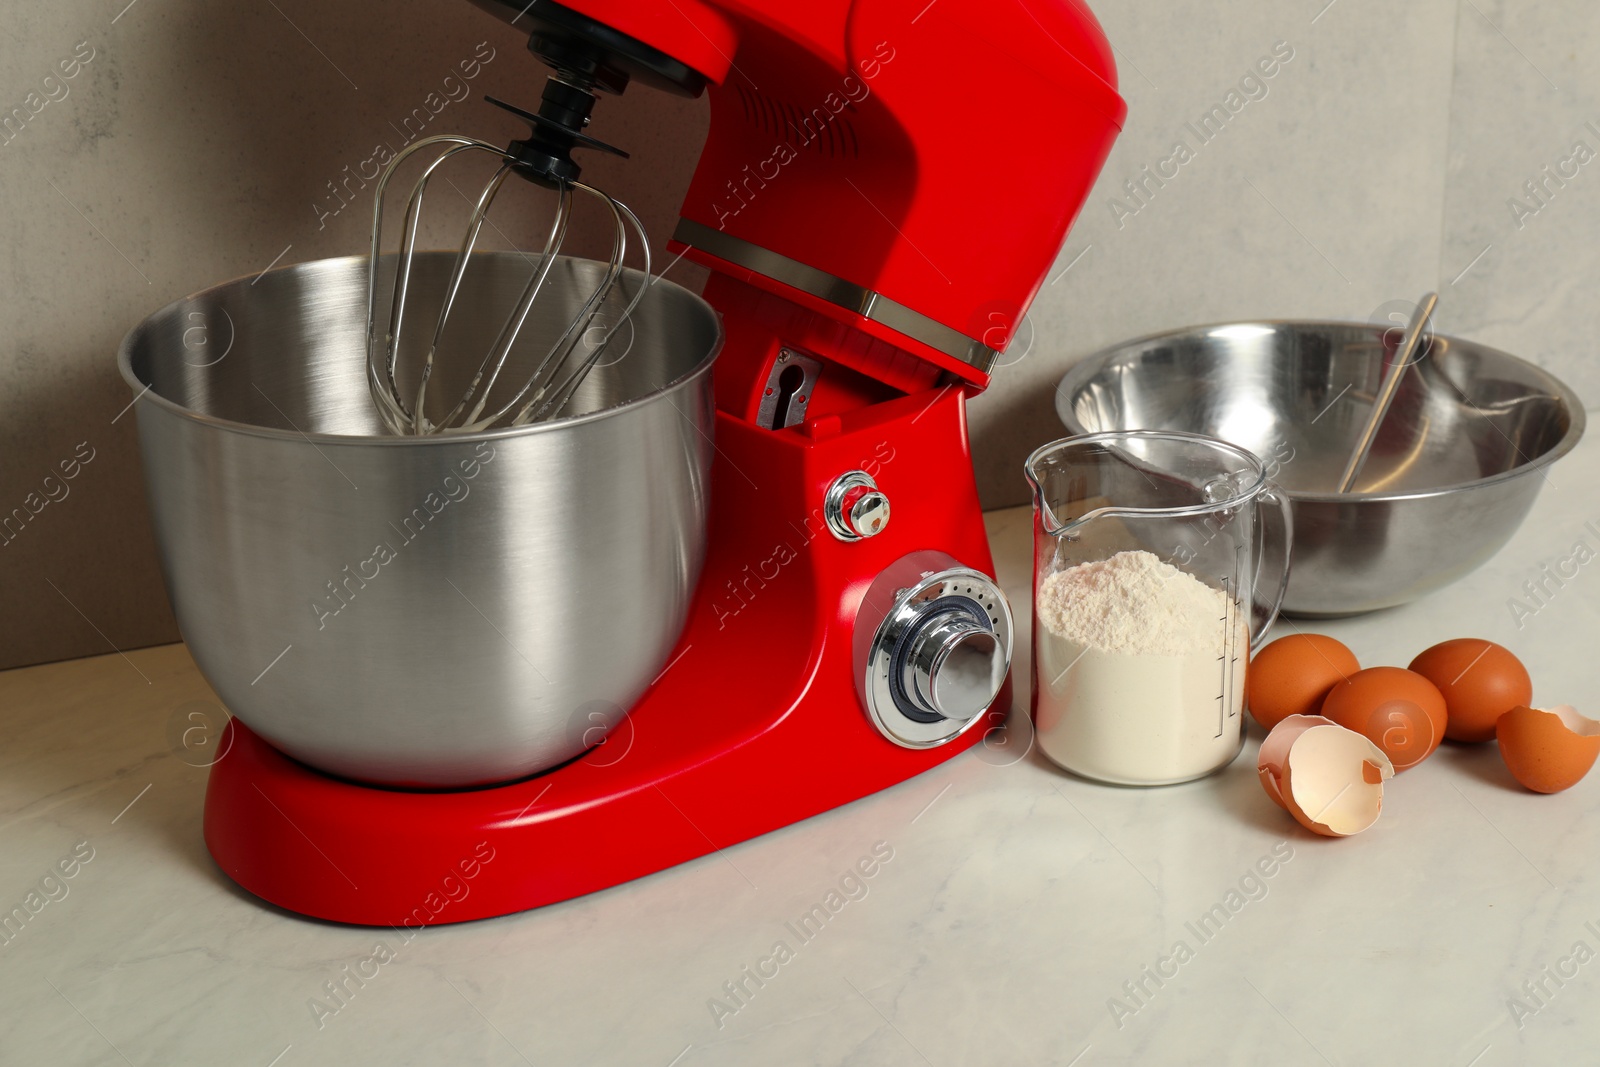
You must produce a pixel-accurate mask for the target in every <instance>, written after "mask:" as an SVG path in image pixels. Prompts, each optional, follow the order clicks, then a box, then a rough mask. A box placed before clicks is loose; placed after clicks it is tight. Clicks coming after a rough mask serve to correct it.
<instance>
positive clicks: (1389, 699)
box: [1322, 667, 1447, 771]
mask: <svg viewBox="0 0 1600 1067" xmlns="http://www.w3.org/2000/svg"><path fill="white" fill-rule="evenodd" d="M1322 714H1323V715H1325V716H1327V717H1328V718H1330V719H1332V720H1333V721H1334V722H1336V723H1338V724H1339V725H1340V726H1343V727H1344V728H1345V729H1347V730H1354V731H1355V732H1356V733H1358V734H1364V735H1366V737H1367V738H1368V739H1369V740H1371V741H1372V743H1373V744H1375V745H1377V746H1378V747H1379V748H1381V749H1383V751H1384V753H1385V754H1386V755H1387V756H1388V757H1389V759H1390V761H1392V762H1393V763H1394V769H1395V770H1396V771H1403V770H1405V769H1406V768H1408V767H1415V766H1416V765H1417V764H1419V763H1421V762H1422V761H1423V760H1425V759H1427V758H1428V757H1429V756H1430V755H1432V754H1433V750H1434V749H1436V748H1438V747H1439V742H1440V741H1442V740H1444V730H1445V724H1446V721H1447V716H1446V712H1445V704H1444V696H1443V695H1442V694H1441V693H1440V692H1439V690H1438V688H1437V687H1435V686H1434V684H1433V683H1432V682H1430V681H1428V679H1426V678H1424V677H1423V676H1422V675H1420V674H1417V673H1415V672H1414V671H1408V670H1405V669H1403V668H1401V667H1368V668H1367V669H1366V670H1364V671H1357V672H1356V673H1355V674H1352V675H1351V676H1350V677H1349V678H1347V679H1345V680H1344V681H1342V682H1340V683H1339V684H1338V685H1335V686H1334V687H1333V688H1332V689H1330V690H1329V691H1328V698H1327V699H1326V700H1324V701H1323V702H1322Z"/></svg>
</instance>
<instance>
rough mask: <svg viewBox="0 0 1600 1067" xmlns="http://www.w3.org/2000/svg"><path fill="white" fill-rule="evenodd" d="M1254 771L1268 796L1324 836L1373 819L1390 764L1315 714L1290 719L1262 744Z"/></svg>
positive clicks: (1362, 740) (1355, 829)
mask: <svg viewBox="0 0 1600 1067" xmlns="http://www.w3.org/2000/svg"><path fill="white" fill-rule="evenodd" d="M1256 770H1257V773H1258V774H1259V775H1260V776H1261V786H1262V788H1263V789H1265V790H1266V793H1267V796H1269V797H1271V798H1272V800H1273V802H1274V803H1276V804H1277V805H1278V806H1279V807H1281V808H1284V809H1286V810H1287V811H1288V812H1289V814H1290V815H1293V816H1294V818H1295V821H1296V822H1298V823H1300V824H1301V825H1302V826H1304V827H1305V828H1306V829H1308V830H1310V831H1312V832H1313V833H1318V834H1322V835H1323V836H1324V837H1348V836H1350V835H1351V834H1358V833H1360V832H1361V831H1362V830H1365V829H1366V828H1367V827H1369V826H1371V825H1372V824H1373V823H1375V822H1377V821H1378V814H1379V813H1380V812H1381V811H1382V810H1383V782H1384V780H1385V779H1387V778H1390V777H1393V775H1394V764H1393V763H1391V762H1390V760H1389V757H1388V756H1386V755H1385V754H1384V752H1383V750H1382V749H1381V748H1379V747H1378V746H1377V745H1375V744H1373V743H1372V741H1371V740H1369V739H1368V738H1366V737H1365V736H1363V735H1362V734H1359V733H1356V732H1355V731H1354V730H1349V729H1346V728H1345V727H1343V726H1340V725H1339V724H1338V723H1336V722H1333V721H1332V720H1331V719H1326V718H1323V717H1322V716H1320V715H1290V716H1288V717H1287V718H1285V719H1284V720H1283V721H1282V722H1280V723H1279V724H1278V725H1277V726H1275V727H1273V728H1272V732H1271V733H1270V734H1268V735H1267V739H1266V740H1265V741H1263V742H1262V743H1261V752H1260V754H1259V755H1258V756H1257V759H1256Z"/></svg>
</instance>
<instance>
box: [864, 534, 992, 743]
mask: <svg viewBox="0 0 1600 1067" xmlns="http://www.w3.org/2000/svg"><path fill="white" fill-rule="evenodd" d="M855 630H856V633H855V669H856V687H857V692H858V693H859V694H860V697H861V704H862V707H863V709H864V710H865V711H866V713H867V718H868V719H869V720H870V721H871V722H872V725H873V726H874V727H876V728H877V730H878V732H879V733H880V734H882V735H883V737H885V738H886V739H887V740H889V741H892V742H893V743H894V744H897V745H900V746H902V747H904V748H932V747H934V746H936V745H942V744H945V743H946V742H948V741H951V740H953V739H954V738H957V737H959V736H961V735H962V734H963V733H965V732H966V731H967V730H969V729H971V728H973V727H975V726H976V725H977V724H978V723H980V722H986V721H988V720H987V717H986V716H985V715H984V712H985V711H986V710H988V709H990V708H991V707H993V706H994V703H995V701H996V699H998V697H999V696H1000V691H1001V690H1002V689H1003V688H1004V686H1005V680H1006V672H1007V671H1009V670H1010V669H1011V646H1012V632H1011V609H1010V607H1009V606H1008V605H1007V604H1006V598H1005V595H1004V594H1003V593H1001V591H1000V588H999V587H998V586H997V585H995V583H994V579H992V578H990V577H989V576H988V575H986V574H983V573H982V572H980V571H976V570H973V569H971V568H970V567H963V566H961V564H960V563H958V562H957V561H956V560H954V559H952V558H951V557H950V556H949V555H947V554H945V553H943V552H939V551H936V550H923V551H920V552H912V553H911V554H909V555H906V556H902V557H901V558H900V559H898V560H896V561H895V562H894V563H892V564H890V565H889V566H888V567H885V568H884V569H883V570H882V571H880V572H879V573H878V576H877V578H875V579H874V580H873V582H872V584H871V586H869V587H868V589H867V591H866V594H865V596H863V597H862V600H861V606H860V608H859V609H858V611H857V613H856V620H855Z"/></svg>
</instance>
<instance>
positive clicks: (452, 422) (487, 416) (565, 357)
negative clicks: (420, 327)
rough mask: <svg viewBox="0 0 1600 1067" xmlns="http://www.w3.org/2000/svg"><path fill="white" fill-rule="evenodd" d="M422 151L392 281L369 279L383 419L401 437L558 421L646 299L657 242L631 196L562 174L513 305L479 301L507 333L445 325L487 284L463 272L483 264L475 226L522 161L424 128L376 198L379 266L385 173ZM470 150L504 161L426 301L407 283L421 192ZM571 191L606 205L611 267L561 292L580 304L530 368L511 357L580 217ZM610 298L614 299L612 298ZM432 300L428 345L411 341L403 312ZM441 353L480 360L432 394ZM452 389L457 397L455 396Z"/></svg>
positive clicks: (371, 347)
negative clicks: (626, 272)
mask: <svg viewBox="0 0 1600 1067" xmlns="http://www.w3.org/2000/svg"><path fill="white" fill-rule="evenodd" d="M425 150H431V151H432V158H431V159H430V160H429V161H428V162H427V164H426V165H425V166H424V168H423V171H422V174H421V176H420V177H419V178H418V179H417V181H416V183H415V184H414V185H413V186H412V187H411V193H410V195H409V196H408V197H407V198H406V211H405V219H404V222H403V224H402V228H401V239H400V252H399V257H400V258H399V264H398V267H397V268H396V269H395V270H394V271H393V272H392V273H391V274H389V275H385V277H387V278H388V279H389V282H388V284H387V286H385V285H380V272H378V271H373V272H371V273H370V274H369V276H368V279H367V344H366V358H367V365H368V367H367V373H368V377H367V382H368V387H369V389H370V391H371V393H372V402H373V404H374V405H375V406H376V407H377V409H378V412H379V414H380V415H381V416H382V418H383V422H384V425H385V426H387V427H388V428H389V430H390V431H391V432H393V433H397V434H431V433H441V432H445V433H460V432H471V431H475V430H485V429H488V428H490V427H493V426H521V425H525V424H527V423H531V422H539V421H541V420H543V419H549V418H554V417H556V416H557V415H559V414H560V413H561V412H562V411H564V410H565V409H566V407H567V405H568V403H569V402H570V401H571V399H572V397H573V395H574V394H575V393H576V392H577V390H578V389H579V388H581V387H582V385H583V382H584V379H585V378H586V377H587V376H588V375H589V373H590V372H591V371H592V370H593V369H594V368H595V366H596V365H597V364H598V363H599V362H600V360H601V358H602V357H603V356H604V354H605V352H606V349H607V348H608V347H609V345H610V343H611V340H612V338H613V337H614V336H616V334H617V332H618V330H620V329H621V328H622V327H623V326H624V325H625V324H627V322H628V318H629V316H630V315H632V313H633V310H634V308H635V307H637V306H638V304H639V301H640V300H641V299H643V298H644V293H645V289H646V288H647V286H648V283H649V277H650V243H649V240H648V238H647V237H646V236H645V232H644V225H643V224H642V223H641V222H640V221H639V218H638V216H637V215H635V214H634V213H633V212H632V211H630V210H628V208H627V206H626V205H624V204H623V203H622V202H621V201H619V200H617V199H616V198H614V197H611V196H608V195H606V194H605V193H603V192H601V191H600V190H599V189H596V188H594V187H593V186H590V185H585V184H584V183H583V182H580V181H564V182H562V183H561V185H560V187H559V188H558V189H557V191H556V210H555V213H554V215H553V217H552V219H551V223H550V231H549V234H548V235H547V236H546V238H545V243H544V248H543V250H542V251H541V252H540V253H539V255H538V256H537V257H532V256H524V257H522V258H523V259H524V260H526V263H527V265H526V266H525V267H524V270H523V274H524V276H525V278H526V282H525V284H524V285H523V286H522V290H521V295H520V296H518V297H517V298H516V300H515V301H514V302H513V303H511V304H509V305H504V306H498V307H497V306H494V305H488V304H486V303H485V302H483V301H482V300H476V301H472V302H471V310H472V312H473V313H474V314H475V315H477V316H480V317H481V316H490V317H495V316H498V317H499V321H501V322H502V325H501V327H500V330H499V332H498V333H496V334H494V335H493V337H492V340H491V338H490V335H488V334H486V333H484V331H483V329H482V326H481V323H480V322H478V321H477V320H476V319H475V320H474V321H473V322H472V323H471V324H470V325H469V326H467V327H465V328H459V329H457V330H455V331H453V332H452V331H451V330H450V329H449V326H450V318H451V313H452V312H453V311H454V310H455V309H456V305H457V303H458V301H459V299H460V297H461V290H462V286H463V284H465V285H466V287H467V288H468V290H471V289H472V288H473V287H474V286H476V285H478V284H480V282H479V281H478V279H477V278H473V279H472V280H471V281H467V280H466V274H467V268H468V265H469V264H471V263H475V262H476V261H475V260H474V259H473V256H472V253H473V250H474V249H475V248H476V247H477V243H478V235H479V234H480V233H481V232H482V230H483V225H484V223H485V222H486V221H488V215H489V210H490V208H491V207H492V206H493V204H494V201H495V199H496V198H497V197H498V196H499V195H500V193H501V189H502V187H503V186H504V185H505V180H506V178H507V176H509V175H510V174H512V173H513V172H514V171H515V170H516V168H515V167H514V166H513V162H514V157H513V156H511V155H509V154H508V153H507V152H505V151H503V150H502V149H499V148H496V147H495V146H494V145H492V144H489V143H488V142H486V141H480V140H477V139H476V138H472V137H460V136H456V135H453V134H445V135H441V136H438V137H426V138H423V139H422V140H420V141H418V142H416V143H415V144H412V145H410V146H408V147H406V148H404V149H402V150H401V151H400V153H399V154H398V155H396V156H395V158H394V159H393V160H391V161H390V163H389V165H388V166H387V167H385V168H384V171H383V176H382V177H381V178H380V179H379V180H378V188H377V190H376V192H375V193H374V195H373V198H372V247H371V260H372V262H374V263H376V262H378V261H379V259H380V252H381V250H382V247H383V231H384V221H385V211H384V204H385V202H386V198H385V191H386V189H387V187H388V185H389V182H390V180H391V179H392V178H393V177H394V176H395V174H396V173H398V172H399V169H400V168H401V167H402V166H403V165H404V164H405V163H406V161H407V159H409V157H411V156H412V155H414V154H416V153H418V152H422V151H425ZM472 152H477V153H488V154H489V155H491V156H494V157H495V158H496V159H499V160H501V163H500V166H499V167H498V168H497V169H496V170H495V172H494V174H493V175H492V176H491V177H490V178H489V180H488V182H487V183H486V184H485V185H484V186H483V187H482V189H481V190H480V191H479V193H478V197H477V200H476V202H475V203H474V205H473V208H472V214H471V216H470V219H469V221H468V223H467V230H466V234H465V236H464V237H463V238H462V240H461V248H460V250H459V251H458V252H457V253H456V256H455V258H454V262H453V263H452V266H451V269H450V273H449V280H448V281H447V282H446V283H445V284H444V285H443V286H442V287H434V288H433V290H428V291H426V296H427V297H428V299H423V296H424V292H423V291H419V292H413V291H412V289H411V284H410V282H411V268H412V263H413V260H414V256H415V254H416V241H417V228H418V226H419V225H420V223H421V218H422V204H423V197H424V195H425V194H426V192H427V189H428V183H429V182H431V181H432V180H433V178H434V177H435V176H436V175H437V174H438V173H439V172H440V168H441V167H443V166H444V164H446V163H448V162H449V161H450V160H451V159H452V158H454V157H458V156H463V155H465V154H467V153H472ZM446 180H447V181H448V180H449V179H448V178H447V179H446ZM520 180H521V179H519V181H520ZM574 193H584V194H586V195H588V196H590V197H593V198H594V199H595V200H597V201H599V202H600V203H601V204H602V205H604V206H605V208H606V209H607V210H608V211H609V212H610V214H611V221H612V223H613V227H614V229H613V237H612V245H611V254H610V259H609V262H608V263H607V264H606V269H605V270H603V271H601V272H599V273H597V274H596V275H595V276H594V279H593V280H594V283H595V285H594V288H593V289H592V290H591V291H590V292H588V293H586V294H584V299H582V300H579V301H571V300H570V299H565V300H564V303H563V306H570V308H571V312H572V317H571V319H570V320H569V321H568V322H567V323H566V325H565V328H564V329H562V330H559V331H556V332H553V333H551V334H549V335H548V336H545V337H542V338H541V340H540V347H541V351H540V352H539V353H537V355H536V356H535V357H534V358H531V359H528V360H523V361H520V362H521V363H522V364H523V365H522V366H518V365H517V362H516V361H511V354H512V352H513V351H514V350H516V349H517V345H518V340H519V338H520V337H521V335H522V331H523V328H524V326H525V325H526V324H527V321H528V318H529V316H530V314H531V313H532V312H533V310H534V307H535V305H536V303H537V302H538V301H539V299H540V298H541V296H542V295H543V294H544V293H545V287H546V285H547V283H548V281H549V278H550V271H551V268H552V267H553V266H554V265H555V263H556V261H557V257H558V256H559V255H560V253H561V247H562V244H563V242H564V241H565V240H566V235H567V224H568V222H569V221H570V220H571V217H572V202H573V194H574ZM630 227H631V229H632V231H633V232H634V233H635V234H636V235H637V236H638V243H637V247H638V249H639V252H640V255H641V257H642V258H643V261H644V270H643V273H642V274H640V275H637V276H635V277H634V280H633V283H632V284H631V285H627V284H623V283H622V278H623V263H624V261H625V259H626V257H627V254H628V245H629V240H628V233H629V229H630ZM567 280H568V282H569V284H570V282H571V280H572V279H571V277H570V276H569V277H568V279H567ZM619 286H620V288H619ZM385 291H387V292H388V293H389V300H388V303H389V310H388V314H387V315H384V316H380V314H379V310H378V308H379V303H380V301H379V294H380V293H382V292H385ZM570 295H571V294H570V293H569V294H566V297H570ZM613 297H618V299H616V300H615V301H613ZM546 299H549V297H546ZM417 305H421V306H420V307H418V306H417ZM435 308H437V312H436V313H435V314H434V315H433V330H432V334H431V337H430V340H429V341H428V343H427V345H426V346H421V347H419V346H417V345H415V344H412V345H410V346H407V344H406V334H405V327H406V323H407V319H408V318H415V317H417V316H418V315H420V314H421V313H422V312H423V311H424V310H433V309H435ZM602 315H604V316H606V317H604V318H602V317H601V316H602ZM408 347H409V349H411V350H414V353H413V354H414V355H416V356H417V357H418V358H417V359H416V360H415V362H416V363H417V364H418V365H417V367H416V369H415V370H414V371H411V372H410V373H407V369H409V368H407V369H402V367H401V366H400V361H401V355H402V353H405V352H407V351H408ZM524 347H526V346H524ZM480 352H481V353H482V358H481V359H478V358H477V355H476V354H477V353H480ZM441 356H442V357H443V358H444V360H445V361H447V362H451V363H461V364H464V365H468V366H470V365H472V363H473V362H474V361H476V367H477V369H476V370H475V371H474V372H473V373H472V375H471V376H470V377H468V378H467V379H466V380H465V384H464V386H463V385H462V384H461V383H460V382H459V375H450V376H448V377H453V378H457V379H458V382H457V387H456V388H455V389H454V390H445V389H436V391H435V392H434V394H433V397H432V402H431V403H430V398H429V386H430V385H434V384H435V378H434V372H435V367H436V362H437V360H438V359H439V358H440V357H441ZM508 362H511V368H512V373H511V374H510V375H508V376H506V377H505V379H504V380H502V374H503V372H505V370H506V369H507V365H508ZM441 394H442V396H441ZM452 397H456V398H458V399H456V400H455V402H454V403H453V404H452V403H451V398H452Z"/></svg>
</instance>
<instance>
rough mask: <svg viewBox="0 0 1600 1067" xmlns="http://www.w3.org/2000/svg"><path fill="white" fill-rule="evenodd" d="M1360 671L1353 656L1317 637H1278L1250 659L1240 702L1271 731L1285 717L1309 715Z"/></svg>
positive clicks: (1310, 635)
mask: <svg viewBox="0 0 1600 1067" xmlns="http://www.w3.org/2000/svg"><path fill="white" fill-rule="evenodd" d="M1360 669H1361V664H1360V663H1359V662H1357V660H1356V654H1355V653H1354V652H1351V651H1350V650H1349V649H1348V648H1346V647H1345V646H1344V645H1343V644H1341V643H1340V642H1338V641H1335V640H1334V639H1333V638H1331V637H1325V636H1323V635H1322V634H1290V635H1289V636H1288V637H1280V638H1278V639H1277V640H1276V641H1274V642H1272V643H1271V644H1269V645H1267V646H1266V647H1265V648H1263V649H1262V650H1261V651H1260V652H1257V653H1256V654H1255V655H1254V656H1252V657H1251V659H1250V670H1249V672H1248V673H1247V674H1246V675H1245V693H1246V698H1245V699H1246V700H1247V702H1248V703H1249V705H1250V714H1251V715H1253V716H1255V720H1256V722H1258V723H1260V724H1261V725H1262V726H1264V727H1266V728H1267V729H1268V730H1271V729H1272V728H1273V727H1274V726H1276V725H1278V724H1279V723H1280V722H1282V721H1283V720H1284V719H1285V718H1287V717H1288V716H1290V715H1315V714H1317V713H1318V712H1319V711H1320V710H1321V709H1322V701H1323V700H1324V699H1325V698H1326V697H1327V695H1328V690H1330V689H1332V688H1333V687H1334V686H1335V685H1336V684H1338V683H1339V682H1341V681H1343V680H1344V679H1346V678H1348V677H1350V676H1351V675H1352V674H1354V673H1356V672H1357V671H1359V670H1360Z"/></svg>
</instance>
